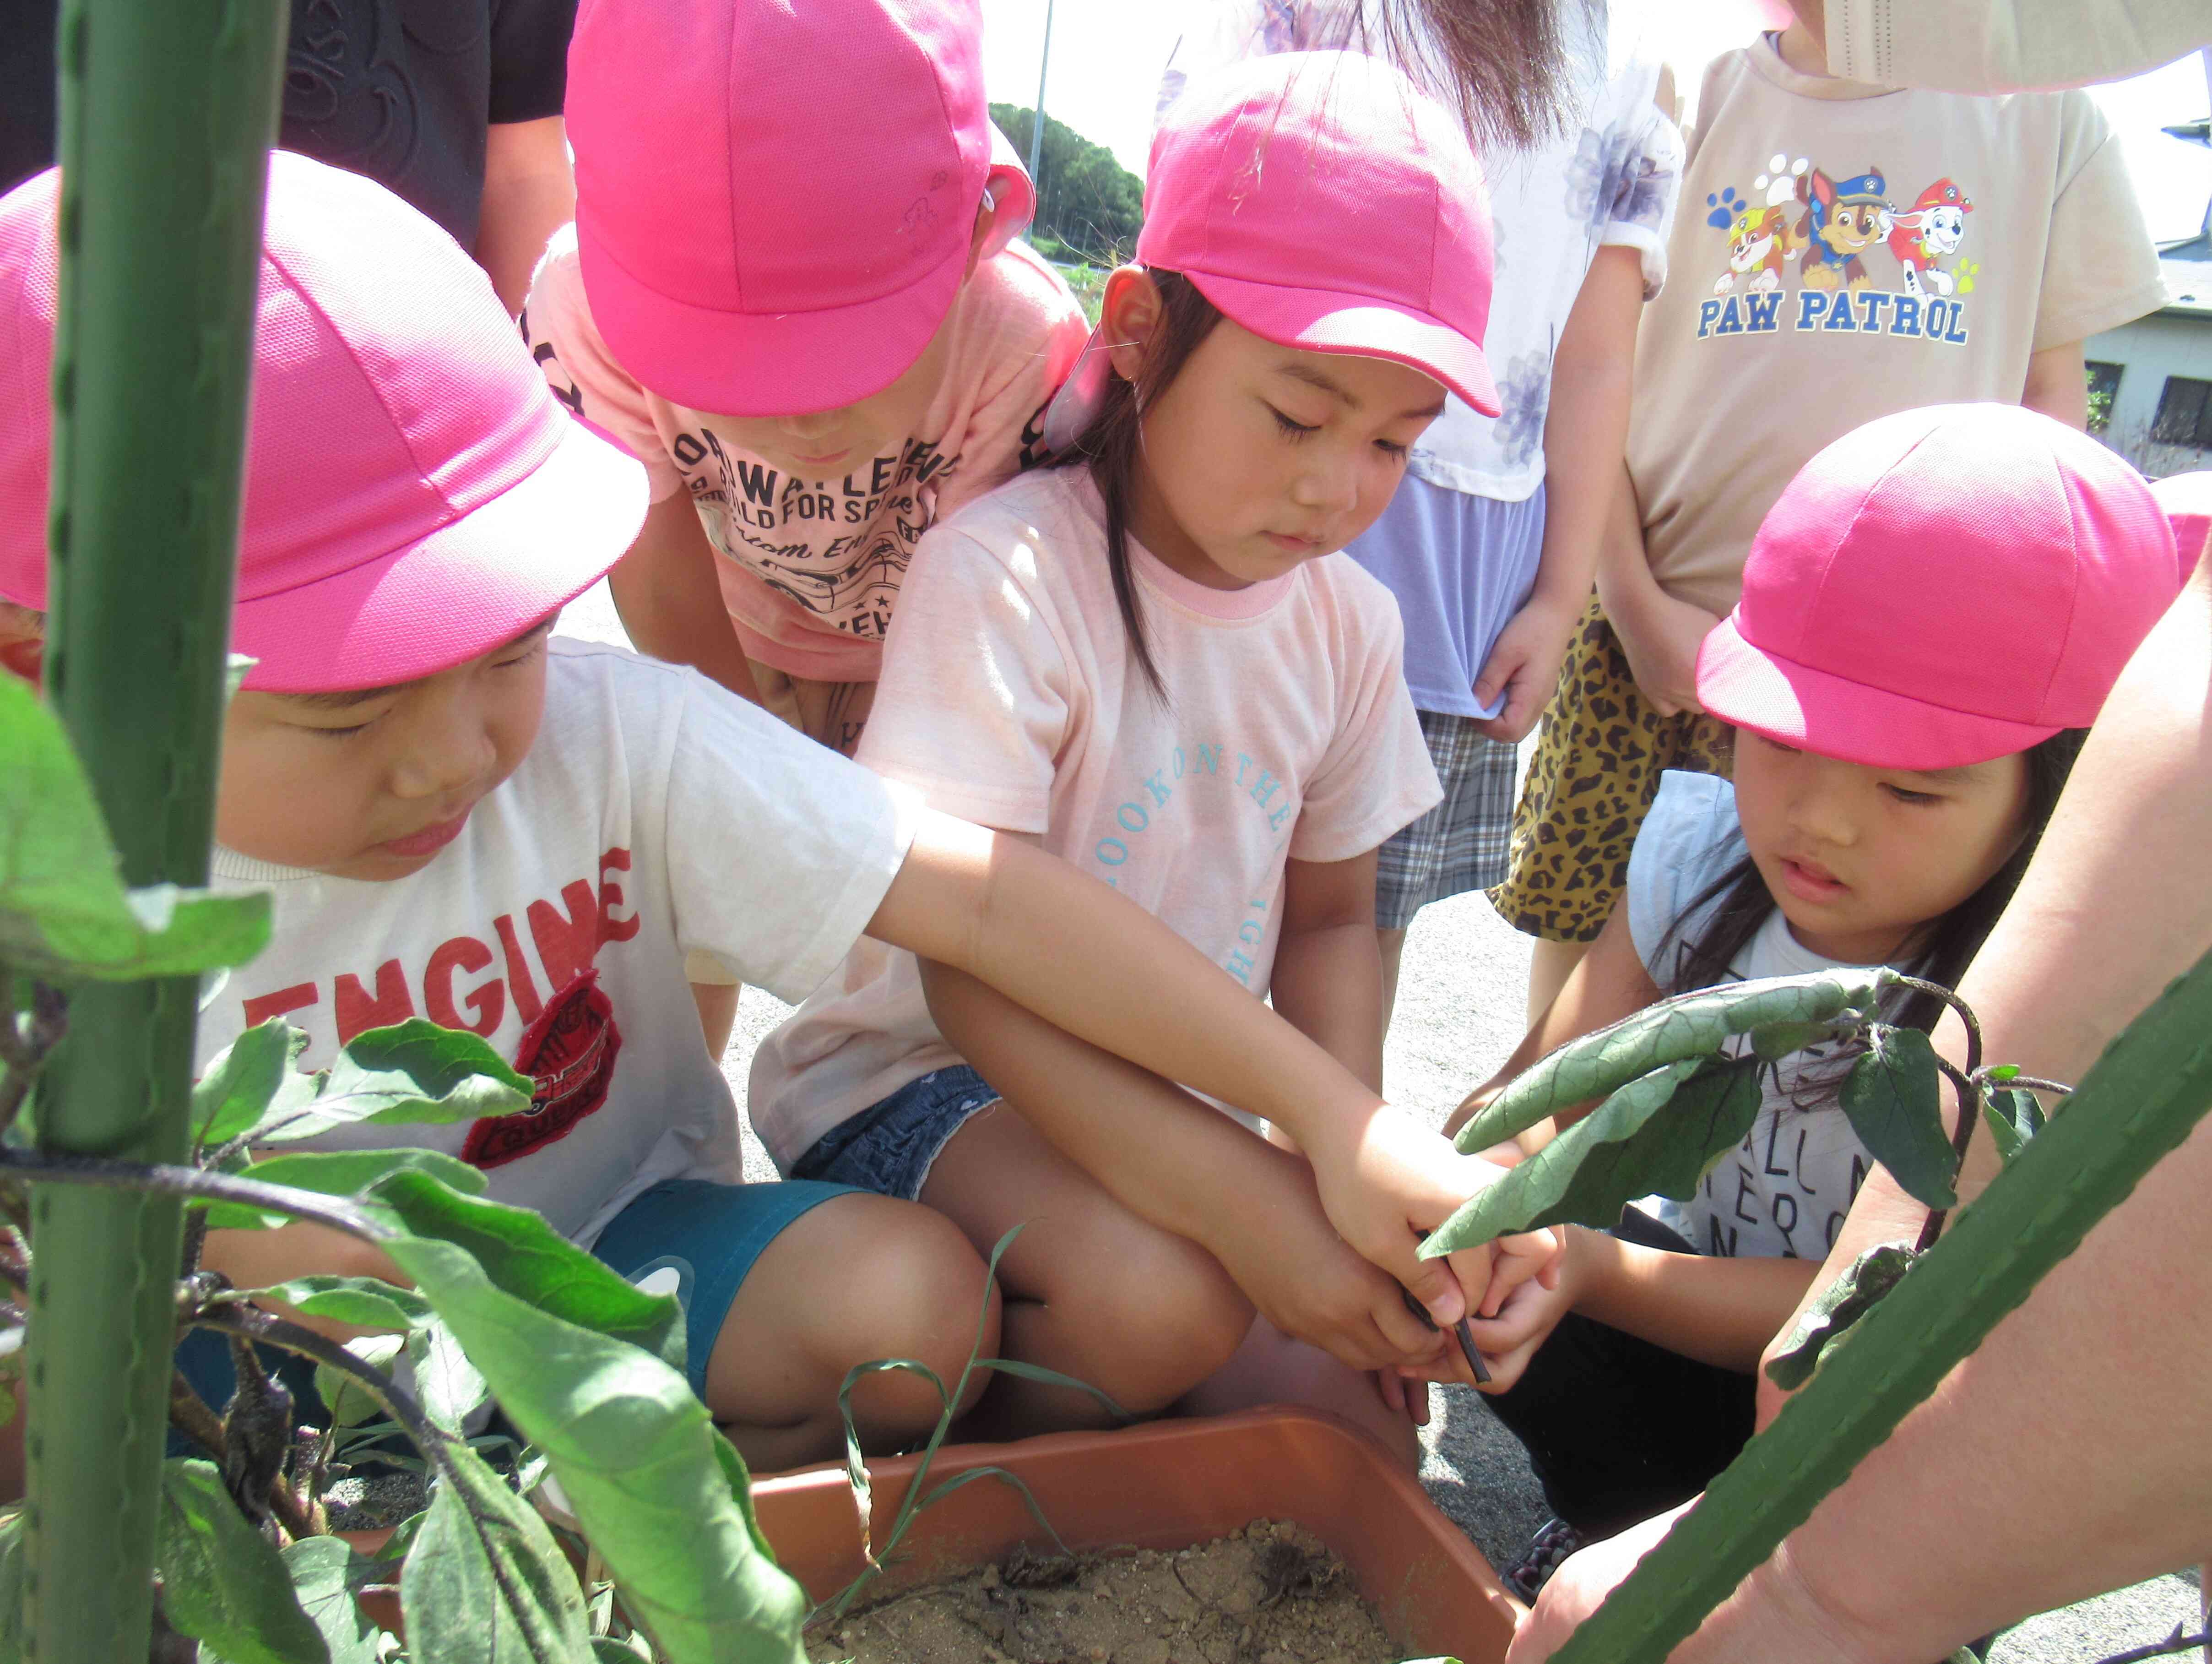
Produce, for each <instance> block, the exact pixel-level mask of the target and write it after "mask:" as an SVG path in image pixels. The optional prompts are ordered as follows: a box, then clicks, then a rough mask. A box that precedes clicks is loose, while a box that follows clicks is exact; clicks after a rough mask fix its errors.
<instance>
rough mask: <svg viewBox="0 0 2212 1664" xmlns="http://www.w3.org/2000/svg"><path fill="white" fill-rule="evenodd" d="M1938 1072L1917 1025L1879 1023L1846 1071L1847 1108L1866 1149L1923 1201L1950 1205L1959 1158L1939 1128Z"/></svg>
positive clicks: (1910, 1193)
mask: <svg viewBox="0 0 2212 1664" xmlns="http://www.w3.org/2000/svg"><path fill="white" fill-rule="evenodd" d="M1841 1096H1842V1100H1843V1107H1844V1115H1845V1116H1846V1117H1847V1118H1849V1119H1850V1124H1851V1131H1853V1132H1856V1133H1857V1134H1858V1137H1859V1142H1860V1143H1863V1144H1864V1145H1865V1146H1866V1147H1867V1154H1868V1155H1871V1156H1873V1157H1874V1159H1875V1161H1879V1162H1881V1164H1882V1166H1884V1167H1887V1168H1888V1169H1889V1176H1890V1177H1891V1178H1893V1179H1896V1180H1897V1182H1898V1183H1899V1185H1900V1186H1903V1187H1904V1189H1905V1194H1906V1195H1908V1196H1910V1197H1911V1198H1912V1199H1913V1200H1914V1201H1916V1202H1917V1203H1919V1204H1920V1205H1921V1206H1923V1207H1924V1208H1952V1207H1956V1206H1957V1205H1958V1203H1959V1198H1958V1196H1957V1195H1956V1194H1955V1193H1954V1192H1953V1190H1952V1188H1951V1181H1952V1179H1954V1177H1955V1176H1956V1175H1957V1173H1958V1170H1959V1159H1958V1157H1957V1155H1954V1153H1953V1151H1952V1149H1951V1141H1950V1139H1949V1138H1948V1137H1947V1136H1946V1135H1945V1133H1944V1131H1943V1094H1942V1075H1941V1073H1940V1072H1939V1071H1938V1070H1937V1069H1936V1048H1935V1047H1934V1046H1933V1045H1929V1040H1928V1037H1927V1036H1926V1035H1925V1034H1923V1033H1921V1032H1920V1031H1919V1030H1918V1029H1917V1028H1893V1027H1889V1026H1888V1025H1887V1024H1880V1025H1877V1026H1876V1027H1875V1028H1873V1029H1872V1030H1871V1031H1870V1032H1869V1034H1868V1036H1867V1049H1866V1051H1865V1052H1864V1053H1863V1055H1861V1057H1860V1058H1859V1059H1858V1061H1857V1062H1856V1063H1854V1064H1852V1065H1851V1072H1850V1074H1848V1075H1846V1076H1844V1089H1843V1092H1842V1094H1841Z"/></svg>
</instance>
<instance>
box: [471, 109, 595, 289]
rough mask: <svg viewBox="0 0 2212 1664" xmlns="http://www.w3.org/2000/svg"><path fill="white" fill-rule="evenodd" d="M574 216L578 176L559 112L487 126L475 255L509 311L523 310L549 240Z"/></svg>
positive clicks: (496, 122) (478, 263) (497, 122)
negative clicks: (572, 163) (533, 276)
mask: <svg viewBox="0 0 2212 1664" xmlns="http://www.w3.org/2000/svg"><path fill="white" fill-rule="evenodd" d="M575 217H576V178H575V175H574V173H573V172H571V171H570V169H569V166H568V130H567V128H566V126H565V125H563V123H562V119H561V118H560V117H559V116H557V115H550V116H540V117H538V118H536V119H533V120H529V121H495V122H493V123H492V124H491V125H489V127H488V128H486V129H485V131H484V174H483V210H482V211H481V212H480V214H479V215H478V216H477V246H476V251H475V252H476V259H477V265H480V266H482V267H483V269H484V271H485V272H486V273H487V274H489V277H490V278H491V286H492V288H493V289H494V290H495V291H497V293H498V295H499V299H500V304H501V305H502V306H504V307H505V308H507V311H508V312H509V313H510V314H512V313H517V312H520V311H521V310H522V302H523V300H524V298H525V297H526V296H527V295H528V294H529V293H530V274H531V272H532V271H533V270H535V269H536V267H537V265H538V257H539V256H540V255H542V254H544V253H545V245H546V243H547V242H549V241H551V239H552V236H553V234H554V233H555V232H556V231H558V230H559V229H561V228H562V226H564V225H566V224H568V222H569V221H570V220H573V219H574V218H575Z"/></svg>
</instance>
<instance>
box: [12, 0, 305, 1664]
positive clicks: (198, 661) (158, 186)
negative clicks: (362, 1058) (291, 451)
mask: <svg viewBox="0 0 2212 1664" xmlns="http://www.w3.org/2000/svg"><path fill="white" fill-rule="evenodd" d="M286 18H287V10H286V7H285V5H284V3H283V0H190V3H167V4H158V5H149V4H146V3H143V0H64V4H63V5H62V8H61V19H60V27H59V35H58V42H59V53H58V56H59V60H60V61H59V65H58V68H59V72H60V106H61V155H62V161H63V167H64V184H63V188H62V196H61V208H60V216H59V240H60V253H61V298H60V308H61V310H60V319H59V325H58V330H57V333H56V338H55V347H54V364H53V395H54V427H53V471H52V514H51V521H50V527H49V548H50V550H51V552H52V584H51V586H50V590H49V598H50V610H51V612H52V618H51V619H50V620H49V623H48V630H47V653H46V690H47V694H48V697H49V698H51V699H52V703H53V704H54V707H55V709H56V710H57V711H58V713H59V714H60V715H61V716H62V718H63V720H64V722H65V723H66V725H67V727H68V728H69V731H70V738H71V740H72V741H74V743H75V745H76V749H77V752H78V753H79V755H80V756H81V757H82V759H83V760H84V763H85V766H86V769H87V771H88V774H89V776H90V778H91V781H92V783H93V788H94V791H95V792H96V794H97V795H98V797H99V800H100V806H101V808H102V809H103V810H104V811H105V813H106V819H107V822H108V825H109V826H110V827H111V828H112V831H113V835H114V838H115V842H116V844H117V846H118V849H119V850H120V851H121V854H122V859H123V869H124V876H125V880H126V881H128V882H130V883H131V884H149V883H155V882H158V881H172V882H175V883H179V884H185V885H192V884H200V883H204V881H205V880H206V876H207V870H208V851H209V845H210V839H211V838H212V834H213V826H214V799H215V778H216V753H217V744H218V740H219V734H220V722H221V710H222V697H223V664H224V649H225V645H226V641H227V637H228V625H229V613H230V596H231V573H232V566H233V563H234V556H235V547H236V540H237V531H238V521H239V504H240V476H241V472H242V469H243V458H244V454H245V430H246V390H247V385H248V381H249V378H250V373H251V369H252V350H253V317H254V294H255V283H256V273H257V268H258V259H259V248H260V242H261V215H262V197H263V189H264V179H265V175H266V171H267V168H266V155H267V150H268V147H269V144H270V141H271V139H272V137H274V134H275V129H276V105H277V85H278V81H277V77H278V72H279V67H280V65H281V64H282V61H283V42H284V39H285V26H286ZM196 994H197V979H196V978H190V977H184V978H167V979H164V980H161V981H156V982H141V983H123V984H84V985H81V986H78V987H76V988H75V989H73V990H70V1000H71V1004H70V1033H69V1037H68V1039H66V1040H64V1042H63V1044H62V1045H61V1047H60V1048H59V1049H58V1051H56V1053H55V1055H54V1059H53V1062H52V1064H51V1066H50V1068H49V1070H48V1072H47V1074H46V1076H44V1077H43V1079H42V1081H41V1082H40V1115H39V1124H38V1130H39V1137H40V1143H41V1147H42V1148H43V1149H46V1150H47V1151H50V1152H62V1153H76V1154H88V1155H109V1156H122V1157H128V1158H132V1159H137V1160H141V1161H179V1160H180V1159H181V1158H182V1157H183V1156H184V1155H185V1148H186V1144H187V1141H188V1131H187V1125H186V1112H187V1101H188V1096H187V1094H188V1092H189V1089H190V1086H191V1065H192V1029H193V1019H194V1015H195V1008H196V1003H197V1002H196ZM32 1206H33V1219H34V1226H35V1232H36V1235H37V1240H38V1245H39V1252H38V1256H37V1260H36V1266H35V1271H34V1273H33V1282H32V1289H31V1296H30V1298H31V1314H32V1321H31V1325H30V1335H29V1344H28V1359H27V1377H28V1393H29V1406H30V1417H29V1423H28V1454H29V1462H30V1466H29V1492H28V1496H27V1526H28V1532H27V1561H26V1565H25V1591H26V1603H27V1634H26V1637H25V1642H26V1645H25V1649H24V1650H25V1654H26V1655H27V1656H28V1657H32V1658H35V1659H37V1660H38V1661H40V1664H118V1661H125V1660H136V1659H143V1658H145V1657H146V1656H147V1648H148V1635H149V1627H150V1624H151V1594H150V1588H151V1583H150V1570H151V1567H152V1565H153V1561H154V1548H155V1542H154V1534H155V1520H156V1517H157V1515H158V1509H157V1507H156V1499H157V1498H158V1497H159V1496H160V1494H161V1454H162V1442H163V1433H164V1429H165V1426H166V1422H167V1417H166V1415H165V1408H164V1407H165V1405H166V1403H167V1383H168V1376H169V1353H170V1350H171V1347H172V1345H173V1343H174V1319H173V1304H172V1296H171V1292H170V1290H171V1283H172V1279H173V1277H175V1275H176V1271H177V1261H178V1253H179V1204H178V1202H177V1200H176V1198H173V1197H153V1196H147V1195H140V1194H132V1193H130V1192H109V1191H96V1190H89V1189H84V1188H72V1187H70V1186H62V1185H40V1186H34V1187H33V1203H32Z"/></svg>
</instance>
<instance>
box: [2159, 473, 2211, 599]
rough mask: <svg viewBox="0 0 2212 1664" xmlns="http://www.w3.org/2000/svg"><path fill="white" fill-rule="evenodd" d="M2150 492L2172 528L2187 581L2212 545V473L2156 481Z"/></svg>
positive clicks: (2175, 545) (2183, 574) (2177, 475)
mask: <svg viewBox="0 0 2212 1664" xmlns="http://www.w3.org/2000/svg"><path fill="white" fill-rule="evenodd" d="M2150 494H2151V495H2152V496H2153V497H2156V498H2157V499H2158V506H2159V507H2160V508H2161V509H2164V510H2165V511H2166V524H2167V525H2169V526H2171V527H2173V547H2174V552H2175V553H2176V554H2177V555H2179V557H2180V558H2181V581H2182V582H2184V583H2186V582H2189V575H2190V574H2191V573H2192V572H2194V571H2195V570H2197V562H2198V561H2200V560H2202V559H2203V558H2204V551H2205V548H2206V546H2208V544H2212V472H2197V473H2190V474H2174V475H2172V477H2170V478H2166V479H2158V480H2154V481H2152V482H2151V488H2150Z"/></svg>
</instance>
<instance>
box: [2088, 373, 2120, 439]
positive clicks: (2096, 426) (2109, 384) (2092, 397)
mask: <svg viewBox="0 0 2212 1664" xmlns="http://www.w3.org/2000/svg"><path fill="white" fill-rule="evenodd" d="M2126 368H2127V366H2126V365H2124V364H2112V363H2102V362H2100V360H2098V359H2094V358H2092V359H2091V360H2089V362H2088V363H2087V364H2085V365H2083V366H2082V369H2084V370H2085V371H2087V375H2088V378H2089V431H2090V432H2091V433H2102V432H2104V430H2106V428H2107V427H2109V426H2111V425H2112V400H2113V399H2116V398H2118V396H2119V392H2120V372H2121V371H2122V370H2124V369H2126Z"/></svg>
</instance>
